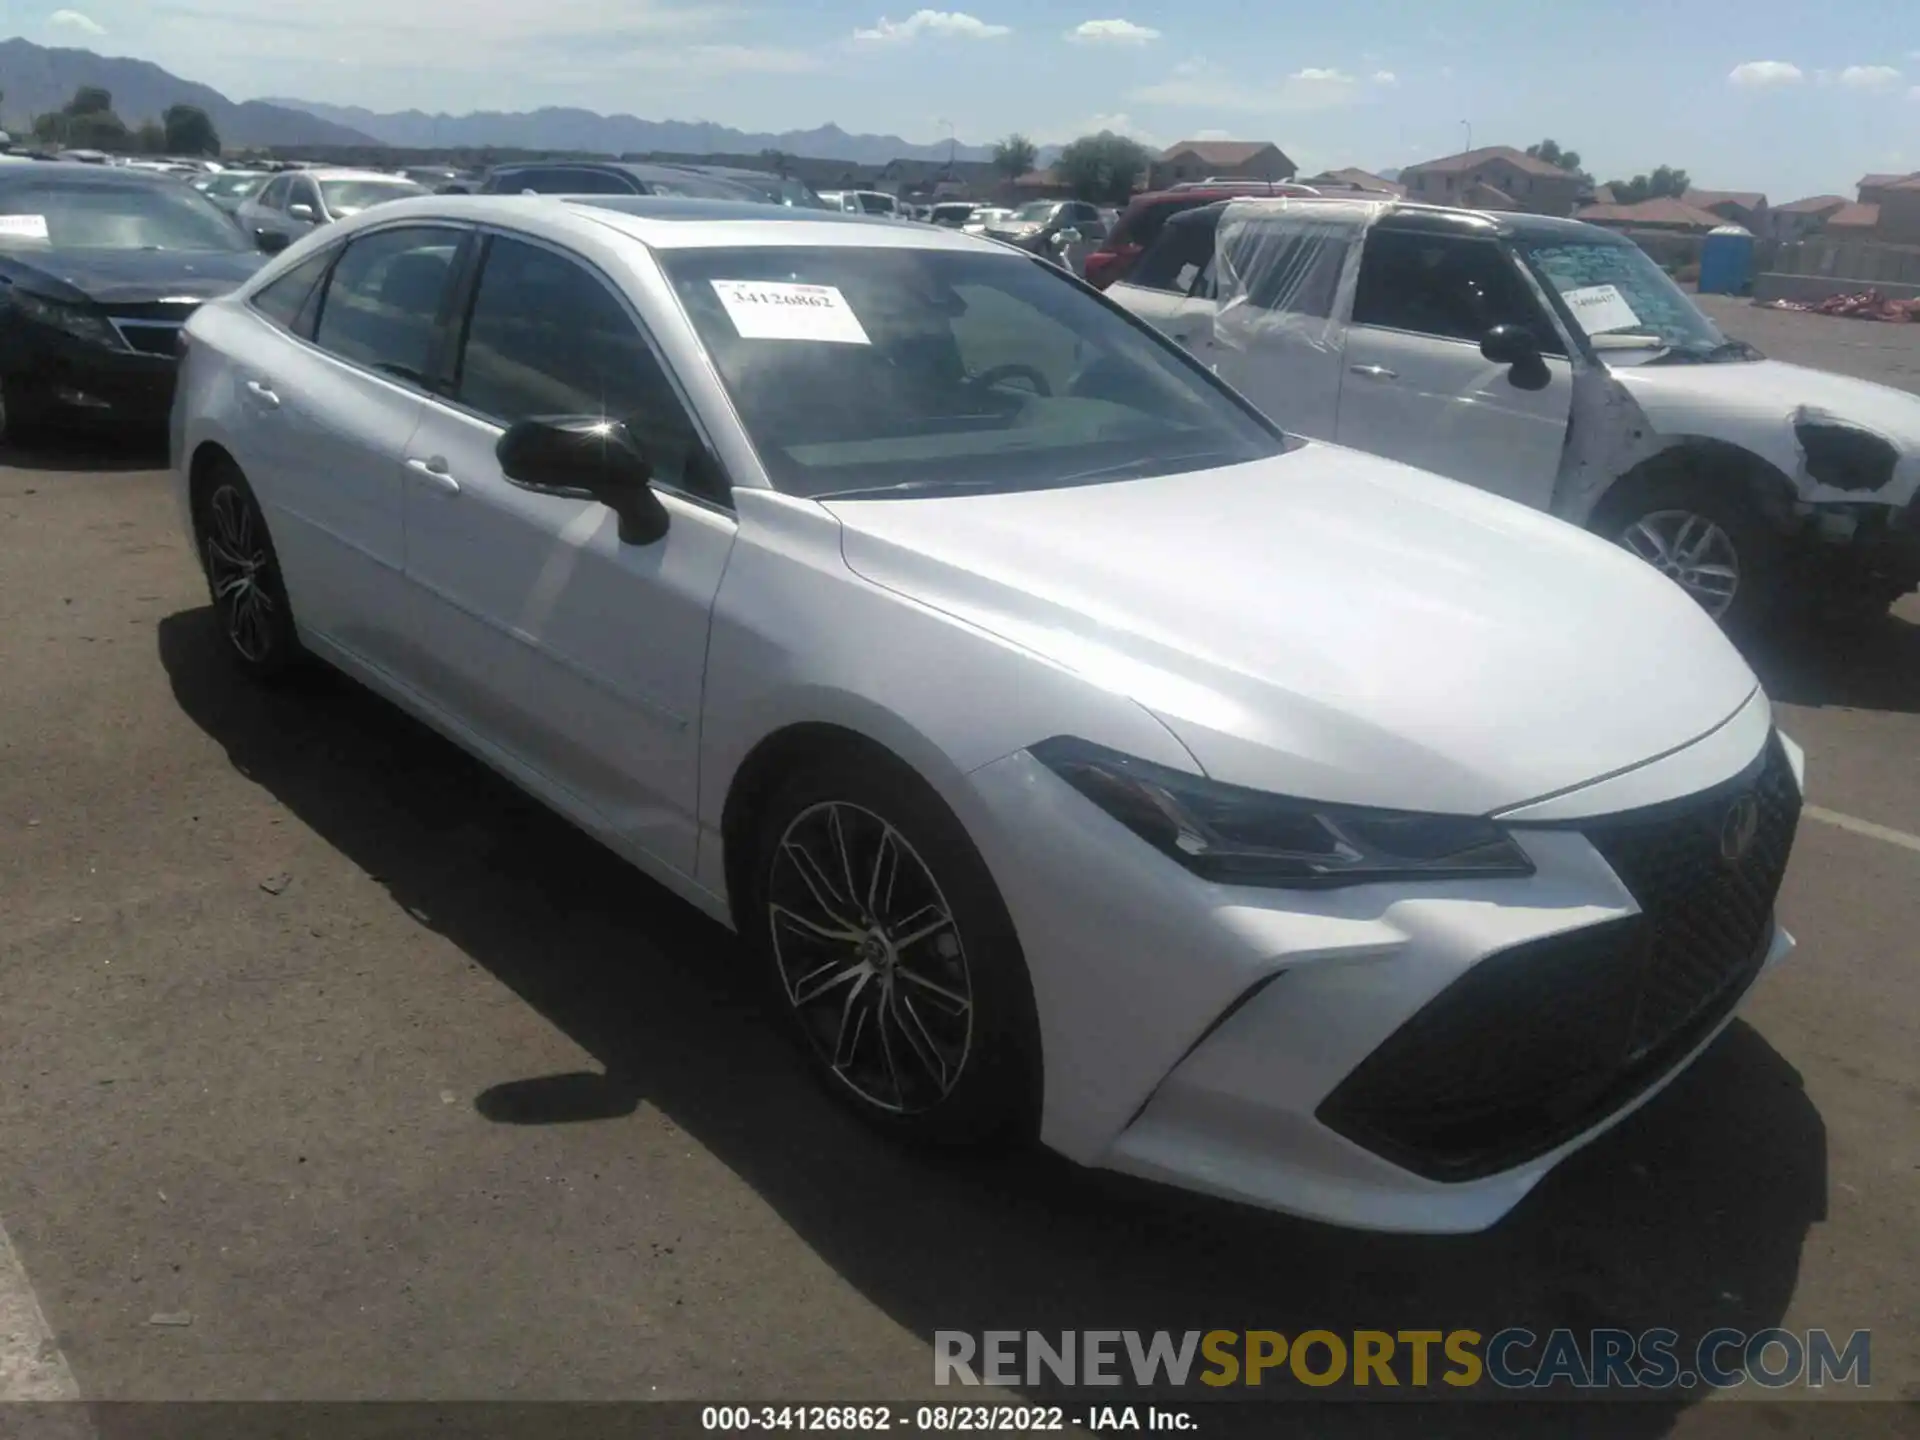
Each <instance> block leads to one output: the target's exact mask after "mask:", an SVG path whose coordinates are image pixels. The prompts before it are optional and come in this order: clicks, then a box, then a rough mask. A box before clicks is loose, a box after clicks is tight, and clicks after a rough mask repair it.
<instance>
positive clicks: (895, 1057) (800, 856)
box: [766, 800, 973, 1116]
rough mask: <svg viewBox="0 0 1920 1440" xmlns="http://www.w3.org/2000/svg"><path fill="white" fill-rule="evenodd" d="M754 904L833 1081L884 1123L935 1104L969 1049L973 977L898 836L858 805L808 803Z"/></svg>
mask: <svg viewBox="0 0 1920 1440" xmlns="http://www.w3.org/2000/svg"><path fill="white" fill-rule="evenodd" d="M766 909H767V920H768V924H769V926H770V934H769V939H770V942H771V944H772V947H773V956H774V962H775V964H776V966H777V967H778V969H779V977H780V982H781V985H782V987H783V988H784V990H785V992H786V997H787V1003H788V1004H789V1005H791V1006H792V1007H793V1010H794V1012H795V1015H796V1017H797V1018H798V1020H799V1022H800V1025H801V1028H802V1029H803V1031H804V1032H805V1033H806V1035H807V1038H808V1039H809V1040H810V1041H811V1042H812V1044H813V1047H814V1051H815V1053H816V1055H817V1056H818V1057H819V1059H820V1060H821V1062H822V1063H823V1064H824V1065H825V1066H826V1067H827V1069H828V1070H829V1071H830V1072H831V1073H832V1074H833V1075H834V1077H835V1078H837V1079H838V1080H839V1081H840V1082H841V1083H842V1084H843V1085H845V1086H847V1088H848V1089H850V1090H851V1091H852V1092H853V1093H854V1095H855V1096H857V1097H858V1098H859V1099H860V1100H862V1101H864V1102H865V1103H867V1104H868V1105H871V1106H873V1107H875V1108H876V1109H878V1110H881V1111H884V1112H887V1113H889V1114H893V1115H900V1116H911V1115H916V1114H921V1113H924V1112H925V1111H927V1110H930V1109H932V1108H933V1107H934V1106H936V1105H938V1104H939V1103H940V1102H941V1101H942V1100H945V1099H946V1098H947V1096H948V1095H949V1094H951V1093H952V1091H953V1088H954V1086H955V1085H956V1084H957V1083H958V1082H959V1080H960V1077H961V1075H962V1074H963V1073H964V1071H965V1069H966V1065H967V1059H968V1055H969V1052H970V1049H971V1046H972V1040H973V984H972V977H971V974H970V972H969V970H968V967H967V956H966V949H965V946H964V945H963V943H962V941H961V937H960V930H959V926H958V925H957V924H956V923H955V920H954V915H953V909H952V906H951V905H949V904H948V902H947V897H946V895H945V894H944V893H943V892H942V891H941V888H940V882H939V881H938V880H937V879H935V878H934V874H933V871H932V869H931V868H929V866H928V865H927V863H926V861H925V860H923V859H922V858H921V856H920V853H919V852H918V851H917V850H915V849H914V847H913V845H912V844H911V843H909V841H908V840H907V838H906V837H905V836H904V835H902V834H901V833H900V831H899V830H898V829H896V828H895V827H894V826H893V825H891V824H889V823H888V822H887V821H886V820H885V819H883V818H882V817H881V816H879V815H877V814H875V813H874V812H873V811H871V810H869V809H866V808H864V807H863V806H860V805H855V804H851V803H846V802H841V801H831V800H829V801H823V802H821V803H818V804H815V805H811V806H809V807H808V808H806V809H805V810H802V811H801V812H800V813H799V814H797V815H795V816H794V817H793V818H792V820H791V821H790V822H789V823H788V824H787V826H786V829H785V831H784V832H783V833H782V834H781V836H780V839H779V842H778V845H777V847H776V849H775V851H774V856H773V865H772V869H771V872H770V874H769V876H768V880H767V904H766Z"/></svg>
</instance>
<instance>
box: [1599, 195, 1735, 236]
mask: <svg viewBox="0 0 1920 1440" xmlns="http://www.w3.org/2000/svg"><path fill="white" fill-rule="evenodd" d="M1573 218H1574V219H1576V220H1584V221H1586V222H1587V224H1589V225H1599V226H1603V227H1604V228H1606V229H1608V230H1665V231H1670V232H1673V233H1676V234H1691V235H1705V234H1707V233H1708V232H1710V231H1713V230H1717V229H1718V228H1719V227H1720V226H1722V225H1724V224H1726V223H1727V222H1726V219H1725V217H1724V216H1721V215H1716V214H1715V213H1714V212H1713V211H1711V210H1702V209H1701V208H1700V207H1699V206H1697V205H1689V204H1688V203H1687V202H1686V201H1684V200H1676V199H1675V198H1673V197H1672V196H1670V195H1668V196H1662V197H1661V198H1660V199H1658V200H1642V201H1641V202H1640V203H1639V204H1637V205H1589V206H1587V207H1586V208H1585V209H1583V210H1580V211H1578V212H1576V213H1575V215H1574V217H1573Z"/></svg>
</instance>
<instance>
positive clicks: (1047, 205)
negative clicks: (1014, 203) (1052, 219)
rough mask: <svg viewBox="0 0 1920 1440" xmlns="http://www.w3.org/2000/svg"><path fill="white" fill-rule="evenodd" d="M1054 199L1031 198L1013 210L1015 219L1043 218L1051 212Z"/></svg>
mask: <svg viewBox="0 0 1920 1440" xmlns="http://www.w3.org/2000/svg"><path fill="white" fill-rule="evenodd" d="M1054 203H1055V202H1054V201H1052V200H1032V201H1029V202H1028V203H1027V204H1025V205H1022V206H1021V207H1020V208H1019V209H1018V210H1016V211H1014V212H1013V218H1014V219H1016V220H1045V219H1046V218H1047V217H1048V216H1049V215H1051V214H1053V207H1054Z"/></svg>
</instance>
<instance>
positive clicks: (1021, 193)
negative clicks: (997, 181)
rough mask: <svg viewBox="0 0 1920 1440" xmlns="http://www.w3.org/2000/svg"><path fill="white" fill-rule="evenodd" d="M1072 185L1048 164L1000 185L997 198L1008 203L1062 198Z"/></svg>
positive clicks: (1071, 192) (1021, 203) (1069, 191)
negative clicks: (1007, 183) (1041, 168)
mask: <svg viewBox="0 0 1920 1440" xmlns="http://www.w3.org/2000/svg"><path fill="white" fill-rule="evenodd" d="M1072 194H1073V187H1072V186H1071V185H1069V184H1068V183H1067V182H1066V181H1065V180H1063V179H1062V178H1061V177H1060V172H1059V171H1058V170H1056V169H1054V168H1053V167H1052V166H1051V165H1049V166H1048V167H1047V168H1046V169H1044V170H1029V171H1028V172H1027V173H1026V174H1024V175H1022V176H1021V177H1020V178H1019V179H1018V180H1015V181H1014V182H1013V183H1012V184H1011V185H1002V186H1001V187H1000V192H999V195H998V196H997V198H998V199H999V200H1000V201H1001V202H1002V203H1003V204H1008V205H1024V204H1026V203H1027V202H1028V201H1029V200H1063V199H1065V198H1067V197H1068V196H1070V195H1072Z"/></svg>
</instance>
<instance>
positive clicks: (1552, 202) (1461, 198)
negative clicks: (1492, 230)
mask: <svg viewBox="0 0 1920 1440" xmlns="http://www.w3.org/2000/svg"><path fill="white" fill-rule="evenodd" d="M1400 184H1401V185H1403V186H1404V187H1406V194H1407V198H1408V199H1409V200H1423V201H1426V202H1427V203H1429V204H1433V205H1473V206H1476V207H1478V208H1481V209H1502V210H1527V211H1531V212H1532V213H1534V214H1536V215H1571V214H1572V213H1573V211H1574V207H1575V206H1576V205H1577V204H1578V203H1579V200H1580V197H1581V195H1582V194H1583V193H1584V192H1585V190H1586V188H1587V181H1585V180H1583V179H1581V178H1580V176H1579V175H1578V174H1576V173H1575V172H1573V171H1571V170H1562V169H1561V168H1560V167H1559V166H1558V165H1552V164H1549V163H1548V162H1547V161H1545V160H1541V159H1537V158H1536V157H1534V156H1532V155H1529V154H1527V152H1526V151H1524V150H1516V149H1514V148H1513V146H1511V145H1489V146H1486V147H1484V148H1482V149H1479V150H1469V151H1467V152H1466V153H1465V154H1462V155H1448V156H1444V157H1443V158H1441V159H1438V160H1427V161H1423V162H1422V163H1421V164H1418V165H1409V166H1407V168H1406V169H1404V170H1402V171H1401V172H1400ZM1470 194H1471V195H1477V196H1478V197H1480V198H1478V199H1472V198H1469V196H1470ZM1496 202H1497V203H1496Z"/></svg>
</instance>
